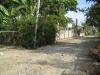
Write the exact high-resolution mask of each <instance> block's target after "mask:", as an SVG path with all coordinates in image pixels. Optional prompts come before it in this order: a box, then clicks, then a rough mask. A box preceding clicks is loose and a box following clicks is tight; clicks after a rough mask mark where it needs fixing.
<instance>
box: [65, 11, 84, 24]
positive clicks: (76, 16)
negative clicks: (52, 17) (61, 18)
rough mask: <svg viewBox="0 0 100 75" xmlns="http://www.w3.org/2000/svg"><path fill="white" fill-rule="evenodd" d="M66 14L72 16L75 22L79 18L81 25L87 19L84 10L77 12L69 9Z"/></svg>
mask: <svg viewBox="0 0 100 75" xmlns="http://www.w3.org/2000/svg"><path fill="white" fill-rule="evenodd" d="M65 16H67V17H70V18H72V19H73V21H74V22H75V21H76V19H77V20H78V25H81V23H82V22H84V21H85V19H86V16H84V14H83V13H82V12H77V13H76V12H73V11H69V12H68V13H67V14H66V15H65Z"/></svg>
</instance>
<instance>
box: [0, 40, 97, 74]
mask: <svg viewBox="0 0 100 75" xmlns="http://www.w3.org/2000/svg"><path fill="white" fill-rule="evenodd" d="M90 40H91V41H90ZM96 41H98V39H90V38H87V39H69V40H61V41H59V42H58V43H56V44H54V45H50V46H45V47H41V48H38V49H37V50H28V49H23V48H18V47H14V46H0V75H86V74H88V71H89V70H90V69H92V68H93V67H94V66H95V62H94V60H92V59H91V58H90V57H89V56H88V50H89V48H90V47H91V46H92V45H93V44H94V43H93V42H96Z"/></svg>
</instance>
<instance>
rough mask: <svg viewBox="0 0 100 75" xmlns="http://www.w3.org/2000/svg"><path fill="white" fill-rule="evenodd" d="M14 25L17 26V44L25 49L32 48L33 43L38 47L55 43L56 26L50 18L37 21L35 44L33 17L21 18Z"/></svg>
mask: <svg viewBox="0 0 100 75" xmlns="http://www.w3.org/2000/svg"><path fill="white" fill-rule="evenodd" d="M16 24H18V38H19V39H20V40H19V41H18V42H19V44H20V45H22V46H24V47H26V48H33V47H34V43H36V45H37V47H39V46H43V45H47V44H52V43H54V42H55V37H56V26H55V25H54V24H55V20H54V19H53V18H51V17H47V18H46V19H40V20H39V23H38V30H37V35H36V36H37V39H36V42H34V38H35V34H34V29H35V18H34V17H30V18H28V17H23V18H21V19H20V20H19V21H18V22H17V23H16Z"/></svg>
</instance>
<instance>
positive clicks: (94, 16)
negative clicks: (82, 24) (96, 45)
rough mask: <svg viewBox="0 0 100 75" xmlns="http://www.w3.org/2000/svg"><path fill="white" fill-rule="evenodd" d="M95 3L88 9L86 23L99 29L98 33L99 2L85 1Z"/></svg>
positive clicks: (99, 23) (96, 0) (99, 20)
mask: <svg viewBox="0 0 100 75" xmlns="http://www.w3.org/2000/svg"><path fill="white" fill-rule="evenodd" d="M87 1H93V2H95V4H94V5H92V6H91V7H90V9H89V12H88V13H87V22H88V23H90V24H91V25H94V26H96V27H99V31H100V0H87Z"/></svg>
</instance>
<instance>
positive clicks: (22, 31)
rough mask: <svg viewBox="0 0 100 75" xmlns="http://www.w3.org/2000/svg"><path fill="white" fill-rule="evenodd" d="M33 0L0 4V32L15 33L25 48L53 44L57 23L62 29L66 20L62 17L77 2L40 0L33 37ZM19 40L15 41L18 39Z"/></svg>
mask: <svg viewBox="0 0 100 75" xmlns="http://www.w3.org/2000/svg"><path fill="white" fill-rule="evenodd" d="M36 5H37V1H36V0H3V1H0V29H1V30H3V29H4V30H11V31H18V34H17V38H19V41H17V42H18V43H19V44H20V45H22V46H24V47H26V48H33V47H34V43H36V45H37V46H38V47H39V46H43V45H47V44H52V43H54V42H55V37H56V32H57V28H56V27H57V24H58V23H59V25H61V26H63V27H65V25H66V24H67V23H68V20H67V19H66V18H65V17H64V14H65V13H66V12H67V11H68V10H74V11H75V10H76V5H77V1H76V0H41V4H40V5H41V6H40V16H39V22H38V29H37V35H36V36H37V40H36V42H35V41H34V38H35V25H36V11H37V10H36ZM17 40H18V39H17Z"/></svg>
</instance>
